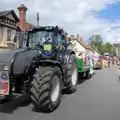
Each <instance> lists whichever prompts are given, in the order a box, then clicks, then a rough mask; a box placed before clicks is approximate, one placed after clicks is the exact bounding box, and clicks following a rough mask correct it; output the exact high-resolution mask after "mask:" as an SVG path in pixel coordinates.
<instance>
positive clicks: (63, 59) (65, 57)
mask: <svg viewBox="0 0 120 120" xmlns="http://www.w3.org/2000/svg"><path fill="white" fill-rule="evenodd" d="M71 54H75V52H74V51H73V50H71V49H67V50H62V51H61V52H60V53H59V55H58V61H60V63H61V64H62V69H63V73H64V77H65V78H66V76H67V71H68V70H67V69H68V61H69V58H70V55H71Z"/></svg>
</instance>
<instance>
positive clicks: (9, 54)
mask: <svg viewBox="0 0 120 120" xmlns="http://www.w3.org/2000/svg"><path fill="white" fill-rule="evenodd" d="M22 51H25V49H14V50H10V51H6V52H0V66H3V65H7V66H8V67H9V66H10V64H11V62H12V60H13V59H14V56H15V55H16V54H17V53H20V52H22Z"/></svg>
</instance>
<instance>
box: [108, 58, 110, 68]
mask: <svg viewBox="0 0 120 120" xmlns="http://www.w3.org/2000/svg"><path fill="white" fill-rule="evenodd" d="M108 68H110V59H109V58H108Z"/></svg>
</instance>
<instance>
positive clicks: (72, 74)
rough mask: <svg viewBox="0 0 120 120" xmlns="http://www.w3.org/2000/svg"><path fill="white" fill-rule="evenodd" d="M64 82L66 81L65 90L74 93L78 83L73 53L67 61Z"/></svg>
mask: <svg viewBox="0 0 120 120" xmlns="http://www.w3.org/2000/svg"><path fill="white" fill-rule="evenodd" d="M66 82H67V88H66V91H67V92H68V93H74V92H75V91H76V89H77V84H78V68H77V63H76V59H75V55H74V54H72V55H71V56H70V59H69V62H68V75H67V81H66Z"/></svg>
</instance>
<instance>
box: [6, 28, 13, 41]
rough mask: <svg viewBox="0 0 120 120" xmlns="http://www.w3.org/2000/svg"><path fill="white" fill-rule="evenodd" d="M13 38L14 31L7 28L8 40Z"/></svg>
mask: <svg viewBox="0 0 120 120" xmlns="http://www.w3.org/2000/svg"><path fill="white" fill-rule="evenodd" d="M11 38H12V31H11V30H10V29H7V41H11Z"/></svg>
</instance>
